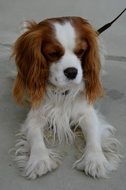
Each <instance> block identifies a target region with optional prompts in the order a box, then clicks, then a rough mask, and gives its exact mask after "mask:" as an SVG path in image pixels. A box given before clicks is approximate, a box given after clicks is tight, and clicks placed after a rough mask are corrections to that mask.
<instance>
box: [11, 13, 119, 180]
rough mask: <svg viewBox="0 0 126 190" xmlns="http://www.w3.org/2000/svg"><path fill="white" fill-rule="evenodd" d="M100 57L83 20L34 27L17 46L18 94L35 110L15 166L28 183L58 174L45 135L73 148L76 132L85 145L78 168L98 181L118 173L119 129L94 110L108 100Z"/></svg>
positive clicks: (57, 158) (24, 130)
mask: <svg viewBox="0 0 126 190" xmlns="http://www.w3.org/2000/svg"><path fill="white" fill-rule="evenodd" d="M99 51H100V50H99V47H98V33H97V32H96V31H95V30H94V29H93V28H92V26H91V25H90V24H89V23H88V21H87V20H85V19H82V18H80V17H61V18H51V19H46V20H44V21H42V22H40V23H35V22H29V24H28V26H27V31H25V32H24V33H23V34H22V35H21V36H20V37H19V38H18V39H17V41H16V42H15V45H14V50H13V56H14V57H15V62H16V65H17V76H16V80H15V84H14V90H13V94H14V97H15V98H16V100H17V102H18V103H23V101H24V99H25V97H26V96H27V97H28V99H29V102H30V107H31V110H30V111H29V113H28V116H27V119H26V121H25V122H24V124H23V125H22V128H21V130H20V134H19V138H18V142H17V143H16V145H15V147H16V152H15V160H16V163H17V165H18V167H19V168H20V169H21V170H22V171H23V172H22V173H23V175H25V176H26V177H28V178H29V179H35V178H36V177H39V176H42V175H44V174H46V173H47V172H49V171H52V170H54V169H56V168H57V167H58V165H59V163H60V161H61V155H60V154H58V152H57V151H56V150H55V148H54V149H53V148H50V147H49V146H48V145H47V143H46V140H45V139H46V137H45V136H46V135H45V131H51V132H52V136H53V141H54V142H55V141H56V142H58V143H59V144H62V143H66V144H69V143H73V142H74V141H75V140H76V139H75V132H74V130H73V126H74V129H75V128H77V127H79V128H80V130H81V132H82V134H83V135H84V139H85V146H84V147H83V154H82V156H81V157H80V158H79V159H78V160H77V161H76V162H75V163H74V164H73V167H74V168H76V169H78V170H82V171H84V172H85V173H86V174H87V175H90V176H92V177H94V178H95V177H98V178H99V177H106V175H107V174H108V172H110V171H112V170H115V169H116V168H117V165H118V162H119V155H118V153H117V152H116V151H115V146H116V144H117V140H116V139H115V138H114V137H113V135H112V132H113V129H114V128H113V126H111V125H110V124H108V123H107V122H106V121H104V119H103V118H102V117H101V116H100V115H99V114H98V113H97V111H96V110H95V109H94V107H93V104H94V102H95V101H96V99H97V98H99V97H101V96H102V95H103V94H104V93H103V87H102V84H101V80H100V68H101V60H100V55H99ZM83 144H84V142H83Z"/></svg>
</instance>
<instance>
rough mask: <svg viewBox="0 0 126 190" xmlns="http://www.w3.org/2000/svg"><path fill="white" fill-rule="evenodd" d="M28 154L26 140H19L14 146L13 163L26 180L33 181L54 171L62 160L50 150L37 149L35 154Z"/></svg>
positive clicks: (28, 149)
mask: <svg viewBox="0 0 126 190" xmlns="http://www.w3.org/2000/svg"><path fill="white" fill-rule="evenodd" d="M30 152H31V150H30V147H29V144H28V142H27V140H26V139H19V140H18V142H17V144H16V145H15V157H14V161H15V162H16V165H17V167H18V168H19V169H20V171H21V173H22V175H23V176H25V177H27V178H28V179H35V178H37V177H39V176H42V175H44V174H46V173H47V172H48V171H52V170H54V169H56V168H57V167H58V165H59V164H60V162H61V160H62V156H60V155H59V154H58V153H57V152H54V151H52V150H50V149H46V151H43V150H41V149H38V150H37V151H36V153H31V154H30Z"/></svg>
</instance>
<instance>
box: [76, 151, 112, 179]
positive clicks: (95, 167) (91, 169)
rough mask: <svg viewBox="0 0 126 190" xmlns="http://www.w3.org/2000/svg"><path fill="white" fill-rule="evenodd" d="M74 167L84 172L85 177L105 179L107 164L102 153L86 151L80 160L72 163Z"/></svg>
mask: <svg viewBox="0 0 126 190" xmlns="http://www.w3.org/2000/svg"><path fill="white" fill-rule="evenodd" d="M74 167H75V168H77V169H78V170H82V171H84V172H85V173H86V175H90V176H92V177H94V178H95V177H97V178H99V177H106V174H107V171H108V170H109V162H108V161H107V159H106V158H105V156H104V154H103V152H89V151H86V152H85V153H84V154H83V156H82V157H81V159H80V160H77V161H76V162H75V163H74Z"/></svg>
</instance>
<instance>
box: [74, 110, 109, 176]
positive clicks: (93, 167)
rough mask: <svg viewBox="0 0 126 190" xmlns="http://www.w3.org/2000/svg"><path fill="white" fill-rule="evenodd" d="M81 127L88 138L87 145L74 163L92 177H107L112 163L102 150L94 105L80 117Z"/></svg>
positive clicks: (98, 123)
mask: <svg viewBox="0 0 126 190" xmlns="http://www.w3.org/2000/svg"><path fill="white" fill-rule="evenodd" d="M80 127H81V129H82V132H83V133H84V136H85V139H86V147H85V150H84V154H83V155H82V157H81V159H79V160H77V161H76V162H75V164H74V167H76V168H77V169H79V170H83V171H85V173H86V174H88V175H91V176H92V177H106V174H107V171H108V170H109V169H110V164H109V162H108V160H107V159H106V157H105V156H104V153H103V151H102V145H101V132H100V127H102V126H100V121H99V118H98V116H97V113H96V111H95V110H94V109H93V107H90V108H88V109H87V111H86V113H84V116H83V117H82V118H81V119H80Z"/></svg>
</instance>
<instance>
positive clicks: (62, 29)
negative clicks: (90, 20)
mask: <svg viewBox="0 0 126 190" xmlns="http://www.w3.org/2000/svg"><path fill="white" fill-rule="evenodd" d="M54 27H55V33H56V38H57V39H58V41H59V42H60V44H61V45H62V46H63V47H64V49H65V54H64V55H63V57H62V58H61V59H60V60H59V61H58V62H56V63H53V64H51V66H50V75H49V81H50V82H51V83H52V84H54V85H56V86H60V87H62V86H71V84H80V83H81V81H82V68H81V62H80V59H79V58H78V57H77V56H76V55H75V54H74V52H73V50H74V48H75V37H76V33H75V31H74V28H73V27H72V25H71V24H70V23H69V22H66V23H64V24H62V25H61V24H59V23H54ZM69 67H74V68H76V69H77V71H78V74H77V77H76V78H75V79H74V80H68V78H67V77H66V76H65V75H64V70H65V69H67V68H69Z"/></svg>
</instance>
